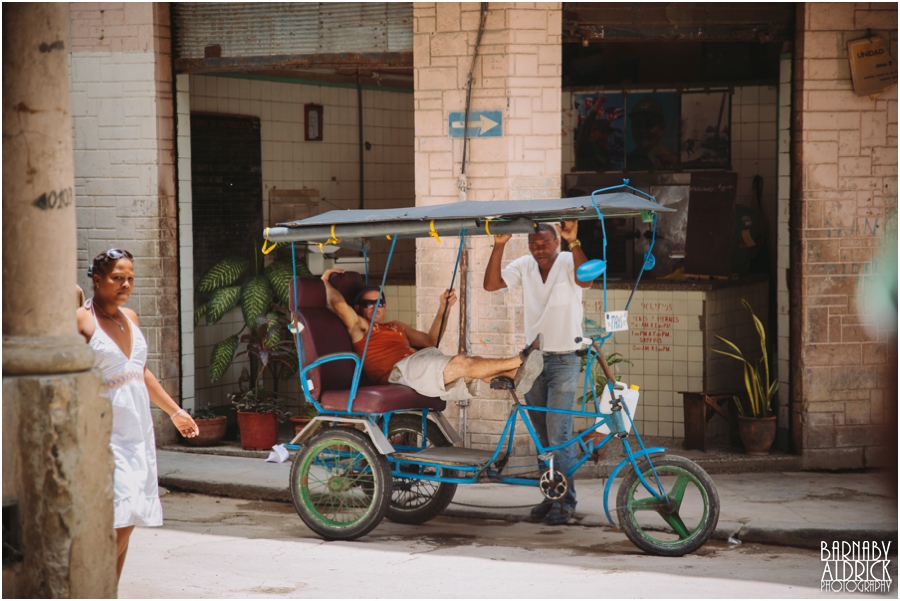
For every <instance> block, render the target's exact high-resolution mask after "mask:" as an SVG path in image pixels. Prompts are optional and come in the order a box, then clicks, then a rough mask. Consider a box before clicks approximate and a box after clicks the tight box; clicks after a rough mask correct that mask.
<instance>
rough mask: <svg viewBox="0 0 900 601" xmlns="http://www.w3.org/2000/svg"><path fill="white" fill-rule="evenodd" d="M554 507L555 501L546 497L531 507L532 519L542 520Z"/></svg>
mask: <svg viewBox="0 0 900 601" xmlns="http://www.w3.org/2000/svg"><path fill="white" fill-rule="evenodd" d="M552 508H553V501H551V500H550V499H544V500H543V501H541V502H540V503H539V504H538V505H535V506H534V507H532V508H531V520H532V521H534V522H541V521H543V520H544V518H545V517H547V514H548V513H550V510H551V509H552Z"/></svg>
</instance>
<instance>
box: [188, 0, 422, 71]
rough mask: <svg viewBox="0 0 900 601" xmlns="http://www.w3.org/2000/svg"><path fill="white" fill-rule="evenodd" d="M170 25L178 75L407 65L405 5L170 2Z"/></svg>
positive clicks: (409, 59)
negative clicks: (230, 71)
mask: <svg viewBox="0 0 900 601" xmlns="http://www.w3.org/2000/svg"><path fill="white" fill-rule="evenodd" d="M172 23H173V30H174V33H173V38H174V39H173V52H174V54H175V69H176V71H178V72H180V73H185V72H213V71H217V70H219V71H223V70H228V69H232V70H233V69H235V68H239V69H242V70H253V69H266V68H268V69H272V68H292V67H310V66H320V65H325V66H344V67H368V68H371V67H386V66H395V67H401V66H402V67H411V66H412V49H413V43H412V32H413V31H412V30H413V22H412V3H409V2H396V3H395V2H372V3H366V2H304V3H292V2H278V3H265V2H260V3H247V2H237V3H224V2H211V3H173V4H172ZM407 63H408V64H407Z"/></svg>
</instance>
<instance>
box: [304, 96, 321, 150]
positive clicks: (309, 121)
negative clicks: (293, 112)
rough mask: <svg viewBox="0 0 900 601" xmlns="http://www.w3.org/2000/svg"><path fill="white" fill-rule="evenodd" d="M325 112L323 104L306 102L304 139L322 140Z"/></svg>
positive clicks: (308, 140)
mask: <svg viewBox="0 0 900 601" xmlns="http://www.w3.org/2000/svg"><path fill="white" fill-rule="evenodd" d="M323 112H324V109H323V108H322V105H321V104H305V105H303V125H304V129H303V132H304V135H303V139H304V140H306V141H307V142H310V141H313V142H321V141H322V129H323V128H322V121H323V119H322V118H323Z"/></svg>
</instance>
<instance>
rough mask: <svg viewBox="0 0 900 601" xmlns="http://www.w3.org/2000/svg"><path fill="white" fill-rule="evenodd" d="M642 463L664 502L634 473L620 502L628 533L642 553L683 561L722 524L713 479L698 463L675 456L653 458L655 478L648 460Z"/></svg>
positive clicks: (626, 480) (625, 482) (622, 521)
mask: <svg viewBox="0 0 900 601" xmlns="http://www.w3.org/2000/svg"><path fill="white" fill-rule="evenodd" d="M637 463H638V468H639V469H640V472H641V474H642V475H643V477H644V479H645V480H646V481H647V482H648V483H649V484H650V486H651V487H653V488H654V491H655V492H657V494H659V495H660V496H661V497H662V498H661V499H660V498H657V497H655V496H653V495H652V494H650V491H648V490H647V489H646V487H645V486H644V485H643V484H642V483H641V481H640V479H638V475H637V472H635V471H634V469H633V468H632V469H631V470H629V471H628V473H627V474H626V475H625V478H624V480H623V482H622V484H621V486H620V487H619V493H618V496H617V498H616V502H617V514H618V517H619V525H620V526H621V528H622V530H624V531H625V535H626V536H627V537H628V538H629V540H631V542H633V543H634V544H635V545H636V546H637V547H638V548H639V549H641V550H643V551H646V552H647V553H651V554H653V555H662V556H664V557H681V556H682V555H686V554H688V553H693V552H694V551H696V550H697V549H699V548H700V547H702V546H703V545H704V544H705V543H706V541H708V540H709V538H710V537H711V536H712V534H713V532H714V531H715V529H716V524H718V522H719V493H718V492H717V491H716V486H715V484H713V482H712V479H711V478H710V477H709V475H708V474H707V473H706V472H705V471H703V468H701V467H700V466H699V465H697V464H696V463H694V462H693V461H691V460H689V459H685V458H684V457H678V456H675V455H663V456H662V457H658V458H654V459H653V463H652V464H653V468H654V469H655V470H656V474H655V475H654V473H653V469H651V467H650V462H649V461H648V460H647V459H646V458H643V459H641V460H639V461H638V462H637ZM657 476H658V478H659V481H657ZM660 485H662V491H660V490H659V488H660Z"/></svg>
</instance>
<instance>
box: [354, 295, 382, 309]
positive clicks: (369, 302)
mask: <svg viewBox="0 0 900 601" xmlns="http://www.w3.org/2000/svg"><path fill="white" fill-rule="evenodd" d="M376 304H378V306H379V307H383V306H385V305H386V304H387V303H386V302H385V300H384V297H382V298H381V302H380V303H379V302H378V301H377V300H370V299H363V300H361V301H359V306H360V307H362V308H364V309H371V308H372V307H374V306H375V305H376Z"/></svg>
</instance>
